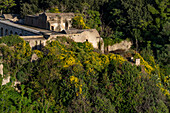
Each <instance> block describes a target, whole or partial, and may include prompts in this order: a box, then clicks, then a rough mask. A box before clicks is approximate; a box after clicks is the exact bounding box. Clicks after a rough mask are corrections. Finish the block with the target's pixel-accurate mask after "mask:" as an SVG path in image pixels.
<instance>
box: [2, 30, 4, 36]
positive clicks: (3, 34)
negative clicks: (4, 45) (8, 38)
mask: <svg viewBox="0 0 170 113" xmlns="http://www.w3.org/2000/svg"><path fill="white" fill-rule="evenodd" d="M3 35H4V34H3V28H1V36H3Z"/></svg>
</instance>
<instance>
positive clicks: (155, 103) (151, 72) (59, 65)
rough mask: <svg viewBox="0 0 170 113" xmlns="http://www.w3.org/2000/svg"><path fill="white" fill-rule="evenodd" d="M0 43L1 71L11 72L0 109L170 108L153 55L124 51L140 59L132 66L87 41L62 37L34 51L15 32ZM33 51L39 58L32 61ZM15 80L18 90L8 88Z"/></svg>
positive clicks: (158, 110) (110, 109) (43, 110)
mask: <svg viewBox="0 0 170 113" xmlns="http://www.w3.org/2000/svg"><path fill="white" fill-rule="evenodd" d="M11 38H12V39H14V40H13V41H11V40H10V39H11ZM0 42H1V43H4V44H1V45H0V52H1V53H2V55H3V57H2V59H3V65H4V75H5V77H7V76H11V82H10V83H8V84H7V85H3V86H1V87H0V91H1V93H0V97H1V99H2V100H1V101H0V103H1V104H0V109H1V111H2V112H165V113H168V112H169V110H168V107H169V106H168V105H169V100H168V99H169V96H170V95H169V92H167V90H166V89H165V87H163V86H162V81H161V78H160V75H161V74H160V68H159V66H158V65H156V63H155V61H154V58H153V57H152V56H150V57H149V58H150V60H149V61H145V60H144V59H143V58H142V56H141V55H140V54H139V53H136V52H134V51H133V50H131V51H128V52H127V53H126V54H131V55H134V59H135V58H140V59H141V66H136V65H132V63H130V62H129V61H128V60H127V59H126V58H124V57H122V56H120V55H116V54H111V53H110V54H108V55H106V54H101V53H100V51H98V50H94V49H93V46H92V45H91V44H90V43H88V42H85V43H75V42H74V41H72V40H70V39H67V38H64V37H58V38H57V40H56V41H52V42H51V43H50V42H49V43H48V45H47V46H45V47H44V48H43V50H42V51H38V50H34V51H32V50H31V49H30V47H29V45H28V44H27V43H26V42H25V41H24V40H23V39H21V38H19V37H17V36H7V37H3V38H1V39H0ZM64 42H67V43H68V44H67V45H64ZM5 44H6V45H5ZM32 54H37V56H38V60H35V61H33V62H31V56H32ZM142 65H143V66H142ZM143 70H144V71H143ZM1 80H2V78H1ZM16 80H18V81H20V82H21V86H20V85H18V86H15V87H17V88H18V89H19V92H18V91H17V90H15V88H14V87H11V85H12V84H14V81H16ZM165 80H166V79H165Z"/></svg>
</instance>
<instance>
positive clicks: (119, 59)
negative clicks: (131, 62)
mask: <svg viewBox="0 0 170 113" xmlns="http://www.w3.org/2000/svg"><path fill="white" fill-rule="evenodd" d="M109 58H110V60H114V61H116V62H117V63H120V64H123V63H124V62H125V61H127V60H126V59H125V58H123V57H122V56H120V55H115V54H109Z"/></svg>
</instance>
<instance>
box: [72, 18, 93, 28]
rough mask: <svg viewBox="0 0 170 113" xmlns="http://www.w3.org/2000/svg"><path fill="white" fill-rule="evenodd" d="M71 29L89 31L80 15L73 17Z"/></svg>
mask: <svg viewBox="0 0 170 113" xmlns="http://www.w3.org/2000/svg"><path fill="white" fill-rule="evenodd" d="M73 27H75V28H78V29H90V28H89V27H87V26H86V24H85V22H84V19H83V17H82V16H81V15H78V16H75V17H74V18H73Z"/></svg>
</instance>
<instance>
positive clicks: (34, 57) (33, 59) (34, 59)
mask: <svg viewBox="0 0 170 113" xmlns="http://www.w3.org/2000/svg"><path fill="white" fill-rule="evenodd" d="M36 60H38V56H37V55H36V54H35V53H34V54H33V55H32V57H31V62H34V61H36Z"/></svg>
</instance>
